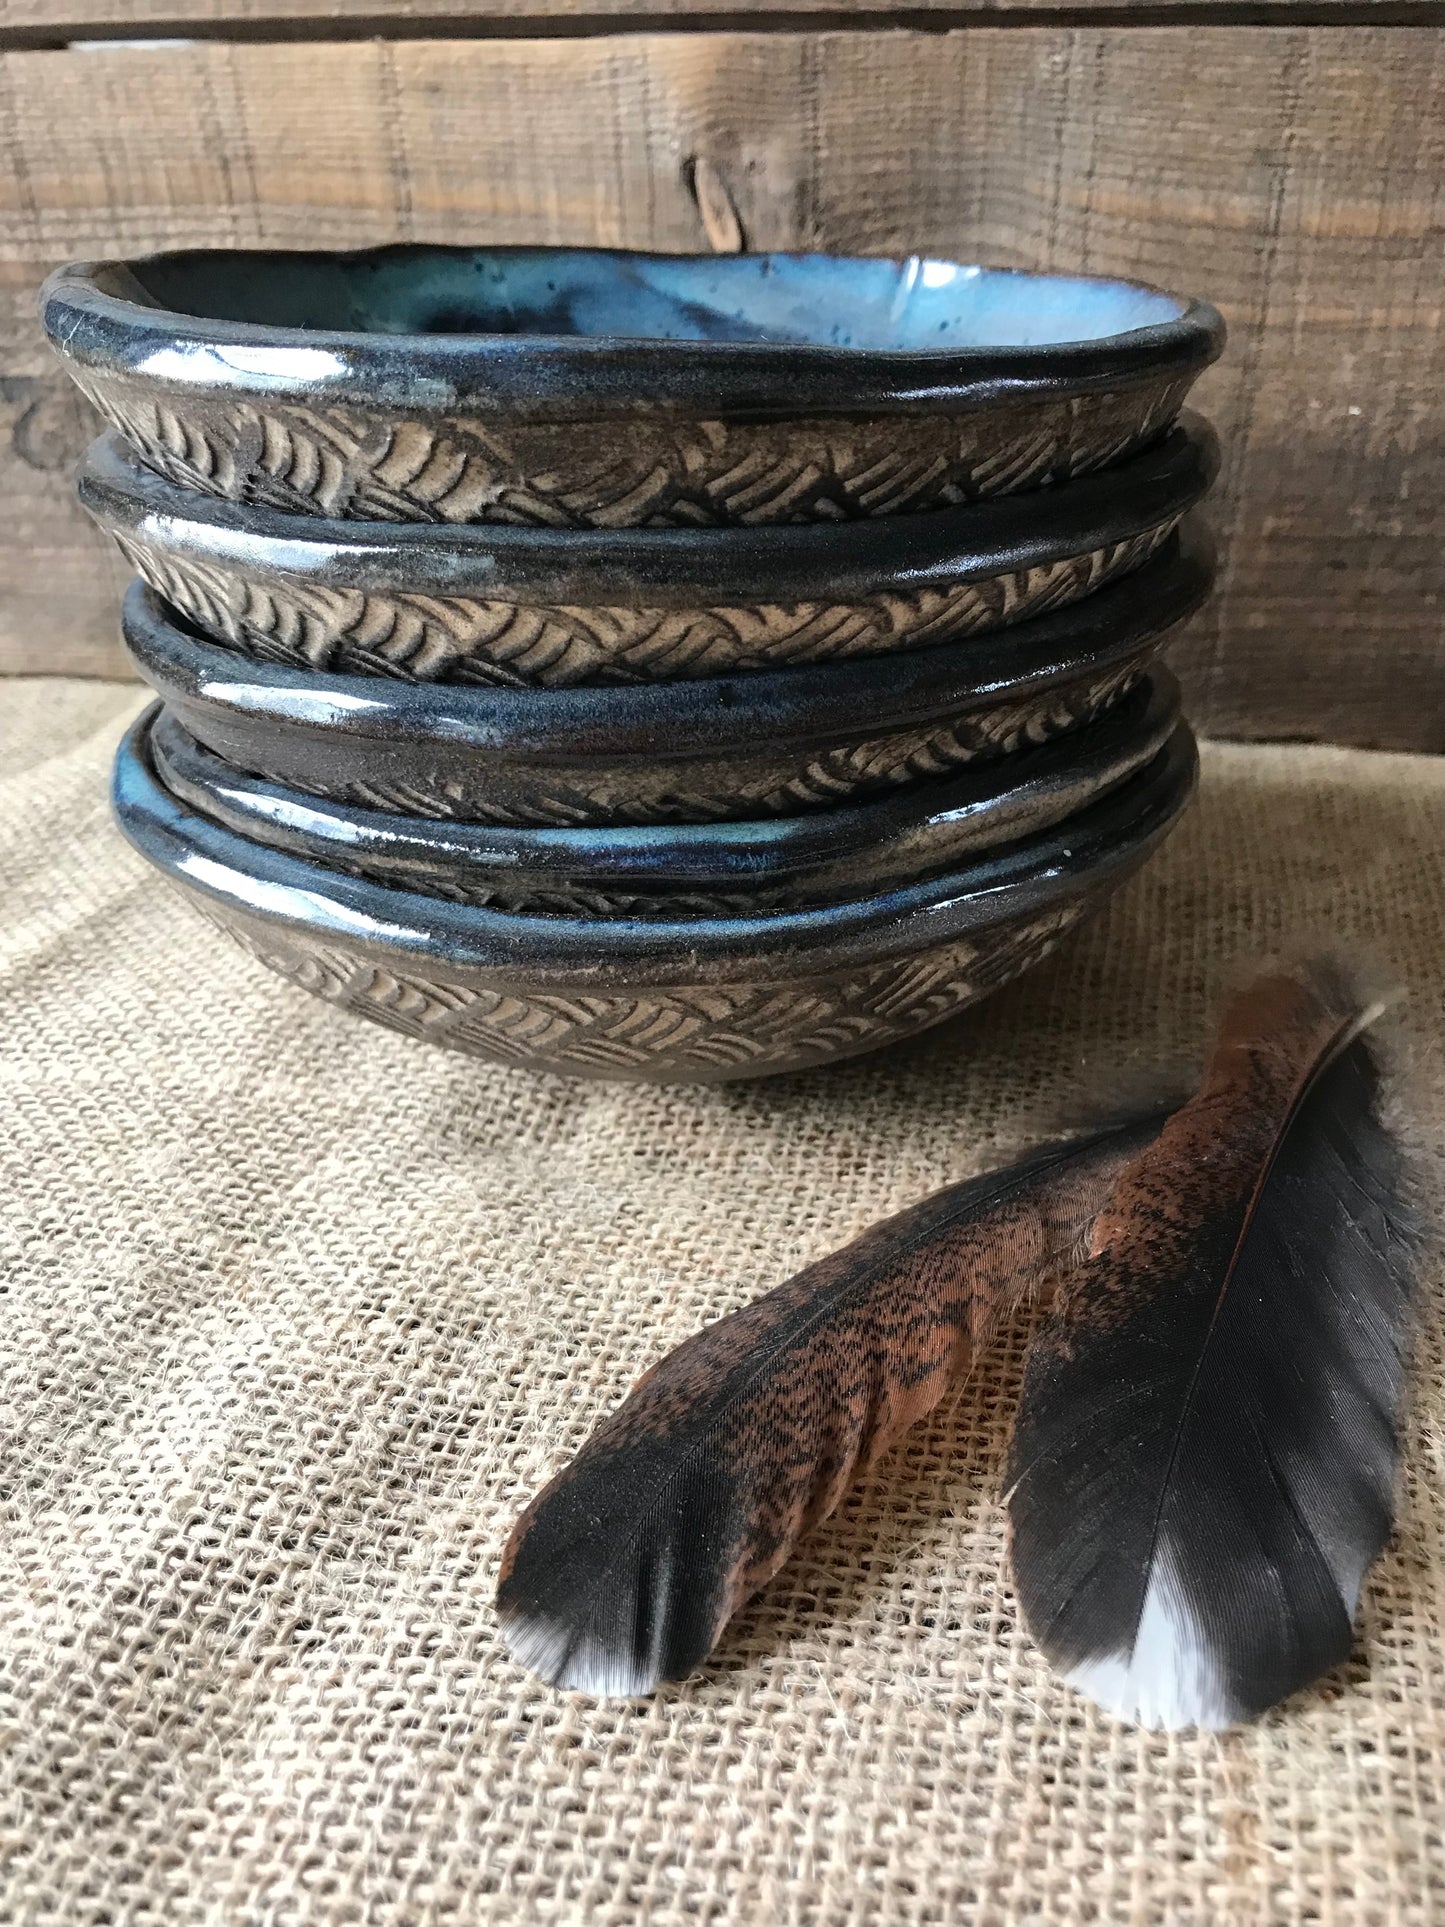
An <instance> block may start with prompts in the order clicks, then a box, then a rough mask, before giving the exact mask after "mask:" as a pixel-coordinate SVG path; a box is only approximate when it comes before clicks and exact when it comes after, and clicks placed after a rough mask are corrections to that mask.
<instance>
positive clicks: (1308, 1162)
mask: <svg viewBox="0 0 1445 1927" xmlns="http://www.w3.org/2000/svg"><path fill="white" fill-rule="evenodd" d="M1375 1015H1377V1011H1375V1010H1370V1009H1365V1008H1362V1007H1361V1000H1360V999H1359V997H1358V996H1357V995H1355V994H1354V993H1353V992H1352V991H1351V989H1350V987H1349V986H1348V985H1347V984H1346V983H1345V982H1344V980H1343V979H1342V977H1341V976H1340V975H1339V973H1337V972H1335V971H1334V970H1333V969H1331V968H1328V967H1324V966H1315V967H1312V968H1311V969H1309V970H1306V971H1303V972H1288V971H1279V972H1275V973H1273V974H1270V975H1267V976H1265V977H1263V978H1262V979H1261V980H1259V981H1258V982H1256V983H1255V984H1254V985H1253V986H1252V987H1251V988H1249V989H1248V990H1247V991H1245V992H1244V993H1242V994H1241V995H1240V996H1239V997H1238V998H1237V999H1236V1000H1235V1001H1234V1003H1233V1004H1232V1005H1231V1006H1230V1008H1229V1009H1228V1010H1227V1012H1226V1014H1225V1017H1224V1020H1223V1024H1222V1026H1221V1029H1220V1032H1219V1035H1218V1038H1217V1040H1216V1043H1215V1046H1214V1050H1213V1053H1212V1056H1211V1058H1210V1061H1209V1064H1208V1066H1207V1068H1206V1072H1205V1077H1204V1082H1203V1085H1202V1087H1201V1089H1200V1091H1199V1093H1198V1095H1197V1096H1196V1097H1195V1098H1193V1099H1192V1100H1191V1102H1189V1103H1188V1104H1186V1105H1185V1106H1184V1107H1183V1108H1182V1109H1181V1110H1180V1111H1178V1112H1177V1113H1176V1114H1175V1115H1174V1117H1172V1118H1171V1119H1170V1120H1169V1122H1168V1123H1167V1124H1166V1125H1165V1126H1164V1128H1163V1129H1162V1131H1161V1132H1160V1133H1159V1134H1158V1135H1157V1137H1156V1138H1155V1139H1154V1140H1153V1141H1152V1142H1151V1143H1150V1144H1148V1145H1147V1146H1146V1147H1145V1148H1144V1149H1143V1150H1141V1152H1140V1153H1139V1155H1138V1157H1137V1158H1135V1159H1134V1160H1133V1161H1131V1162H1130V1163H1129V1164H1128V1165H1127V1166H1126V1167H1125V1168H1124V1169H1123V1170H1122V1171H1121V1172H1120V1174H1119V1176H1118V1178H1117V1180H1116V1182H1115V1184H1114V1186H1113V1189H1112V1192H1111V1194H1110V1196H1109V1198H1108V1200H1107V1202H1106V1203H1105V1205H1104V1207H1103V1209H1102V1211H1101V1212H1100V1214H1099V1216H1098V1218H1097V1220H1096V1222H1095V1224H1094V1227H1093V1231H1092V1235H1091V1238H1090V1251H1089V1256H1088V1258H1087V1260H1086V1262H1085V1263H1084V1264H1083V1265H1082V1266H1080V1268H1079V1269H1078V1270H1077V1271H1075V1272H1074V1273H1073V1274H1072V1275H1071V1277H1070V1278H1069V1279H1068V1280H1067V1281H1066V1282H1065V1284H1064V1285H1063V1287H1062V1289H1061V1290H1060V1292H1059V1293H1058V1294H1057V1296H1056V1299H1055V1301H1054V1310H1053V1312H1052V1314H1051V1316H1050V1318H1049V1319H1048V1321H1047V1322H1046V1324H1045V1327H1044V1330H1043V1332H1042V1333H1041V1335H1040V1338H1039V1340H1038V1341H1037V1343H1036V1344H1035V1346H1034V1348H1033V1350H1032V1352H1031V1354H1030V1357H1029V1362H1028V1366H1027V1369H1026V1373H1025V1384H1024V1392H1023V1398H1022V1402H1021V1405H1020V1410H1019V1416H1018V1421H1017V1424H1016V1428H1015V1432H1014V1439H1013V1444H1012V1448H1011V1463H1010V1471H1009V1476H1010V1480H1011V1483H1012V1490H1011V1493H1010V1496H1009V1511H1010V1520H1011V1527H1012V1537H1013V1562H1014V1573H1015V1580H1016V1585H1017V1590H1018V1596H1019V1600H1020V1604H1021V1606H1022V1608H1023V1612H1024V1616H1025V1619H1026V1621H1027V1623H1028V1626H1029V1628H1030V1630H1031V1632H1032V1634H1033V1636H1034V1638H1035V1639H1036V1640H1037V1642H1038V1644H1039V1645H1040V1646H1041V1648H1042V1649H1043V1651H1044V1653H1045V1654H1046V1656H1047V1657H1048V1658H1049V1659H1050V1660H1051V1661H1052V1662H1053V1664H1054V1665H1055V1666H1056V1667H1058V1668H1059V1670H1060V1671H1062V1672H1063V1673H1064V1674H1065V1675H1066V1677H1067V1678H1069V1679H1070V1680H1071V1681H1072V1682H1073V1683H1074V1684H1075V1685H1076V1686H1077V1687H1078V1688H1079V1689H1080V1690H1081V1691H1082V1692H1084V1693H1085V1694H1087V1695H1088V1696H1089V1697H1091V1698H1092V1699H1094V1700H1096V1701H1097V1702H1098V1703H1099V1704H1100V1705H1101V1706H1103V1707H1105V1708H1106V1709H1107V1710H1108V1711H1110V1712H1112V1713H1114V1714H1115V1715H1116V1716H1118V1717H1120V1718H1123V1719H1125V1720H1129V1721H1132V1722H1137V1723H1139V1724H1142V1725H1146V1726H1162V1727H1180V1726H1190V1725H1194V1726H1201V1727H1221V1726H1228V1725H1232V1724H1234V1723H1235V1722H1237V1721H1240V1720H1245V1719H1250V1718H1253V1717H1255V1716H1257V1715H1259V1714H1260V1713H1262V1712H1264V1711H1265V1710H1266V1709H1267V1708H1268V1707H1270V1706H1272V1705H1274V1704H1275V1703H1276V1702H1278V1701H1279V1700H1281V1699H1283V1698H1284V1697H1285V1696H1286V1695H1288V1694H1290V1693H1292V1692H1294V1691H1296V1690H1297V1689H1298V1688H1300V1687H1302V1686H1305V1685H1307V1684H1308V1683H1309V1682H1310V1681H1311V1680H1313V1679H1315V1678H1317V1677H1319V1676H1320V1675H1321V1674H1322V1673H1324V1672H1326V1671H1328V1670H1329V1669H1330V1668H1331V1667H1333V1666H1335V1665H1337V1664H1338V1663H1339V1662H1340V1661H1341V1660H1343V1659H1344V1658H1345V1657H1346V1656H1347V1654H1348V1652H1349V1650H1350V1644H1351V1636H1352V1634H1351V1628H1352V1624H1353V1620H1354V1615H1355V1608H1356V1604H1357V1602H1358V1598H1359V1592H1360V1586H1361V1583H1362V1581H1363V1578H1364V1575H1365V1573H1366V1571H1367V1570H1368V1568H1369V1566H1370V1565H1371V1563H1372V1562H1373V1560H1374V1559H1375V1557H1376V1556H1377V1555H1378V1553H1379V1551H1380V1549H1381V1547H1382V1546H1383V1544H1384V1542H1385V1539H1386V1538H1387V1536H1388V1534H1389V1530H1390V1523H1391V1507H1392V1492H1393V1484H1394V1475H1395V1464H1396V1455H1397V1440H1396V1415H1397V1410H1398V1406H1399V1401H1400V1395H1401V1383H1402V1378H1403V1372H1404V1354H1405V1348H1406V1340H1407V1335H1408V1333H1407V1325H1408V1312H1409V1307H1410V1300H1411V1292H1412V1284H1413V1277H1414V1269H1415V1253H1416V1248H1417V1226H1416V1223H1415V1219H1414V1216H1413V1214H1412V1212H1411V1210H1410V1209H1409V1207H1408V1205H1407V1204H1406V1203H1405V1202H1404V1199H1403V1196H1402V1176H1403V1160H1402V1155H1401V1150H1400V1147H1399V1144H1398V1142H1397V1141H1396V1139H1395V1138H1394V1137H1393V1136H1392V1134H1391V1132H1390V1131H1389V1130H1388V1129H1387V1128H1386V1124H1385V1122H1384V1120H1383V1116H1382V1110H1381V1066H1380V1062H1379V1058H1378V1053H1377V1051H1376V1049H1375V1047H1374V1045H1373V1043H1372V1040H1371V1037H1370V1035H1369V1026H1370V1024H1371V1022H1372V1021H1373V1018H1374V1016H1375Z"/></svg>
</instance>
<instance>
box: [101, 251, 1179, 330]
mask: <svg viewBox="0 0 1445 1927" xmlns="http://www.w3.org/2000/svg"><path fill="white" fill-rule="evenodd" d="M131 272H132V275H133V278H134V280H135V282H136V283H137V284H138V287H139V290H140V292H141V294H142V295H143V296H144V297H145V298H147V299H148V300H149V301H151V302H153V303H155V304H156V305H157V306H159V307H162V308H169V309H172V310H174V311H177V312H180V313H184V314H190V315H195V316H203V317H206V318H209V319H212V320H222V321H233V322H249V323H253V324H258V325H261V326H267V327H282V328H304V329H316V330H327V331H334V332H339V333H348V334H351V333H361V334H379V335H402V334H409V335H456V334H492V335H498V334H501V335H539V336H554V337H555V336H567V335H582V336H610V337H613V338H617V337H624V338H630V339H633V340H638V339H646V340H654V341H731V342H782V343H787V344H791V345H795V346H803V345H809V346H820V347H835V348H853V349H865V350H873V351H877V350H885V351H886V350H906V351H912V352H916V351H919V350H926V349H960V348H1004V347H1039V346H1051V345H1056V344H1060V343H1065V342H1081V341H1098V340H1101V339H1104V338H1106V337H1109V336H1113V335H1119V334H1126V333H1129V332H1132V331H1133V330H1135V329H1139V328H1149V327H1158V326H1161V325H1164V324H1167V323H1169V322H1173V321H1177V320H1178V319H1179V317H1180V316H1181V315H1182V314H1183V313H1184V309H1185V304H1184V303H1183V302H1181V301H1179V300H1176V299H1175V298H1174V297H1172V296H1170V295H1166V294H1158V293H1155V292H1153V291H1152V290H1150V289H1147V288H1140V287H1134V286H1131V285H1130V284H1128V283H1127V282H1121V281H1088V280H1080V279H1076V278H1071V277H1069V276H1065V275H1035V274H1017V273H1013V272H1011V271H1008V270H1004V269H996V268H979V267H970V266H966V265H961V264H959V263H957V262H951V261H930V260H923V259H920V258H919V257H917V256H913V257H910V258H909V259H908V260H905V261H890V260H875V259H869V258H865V257H845V256H837V255H823V254H806V255H789V254H741V255H696V256H690V255H648V254H614V253H608V252H605V251H594V250H586V249H552V248H412V247H403V248H384V249H380V250H378V251H376V252H374V253H370V254H358V255H340V256H338V255H323V254H301V253H297V254H285V253H277V254H247V253H235V254H230V255H228V254H226V253H221V252H207V253H193V254H177V255H169V256H165V257H161V258H158V259H156V260H153V261H146V262H139V263H137V264H135V266H134V267H133V269H132V271H131Z"/></svg>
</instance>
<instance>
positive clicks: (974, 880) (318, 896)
mask: <svg viewBox="0 0 1445 1927" xmlns="http://www.w3.org/2000/svg"><path fill="white" fill-rule="evenodd" d="M150 722H151V717H150V715H149V714H147V715H146V716H143V717H141V718H140V719H139V720H138V721H137V722H136V723H135V724H134V725H132V727H131V729H130V731H129V732H128V734H127V736H126V738H125V740H124V741H123V743H122V745H121V748H120V750H119V752H118V753H117V757H116V763H115V771H114V779H113V786H112V801H113V805H114V809H115V814H116V818H117V821H118V822H119V824H120V827H121V829H122V830H123V831H124V832H125V834H126V836H127V838H128V839H129V840H130V842H131V843H132V844H133V845H134V846H135V847H136V849H138V850H139V851H140V852H141V854H142V855H143V856H145V857H146V858H147V859H148V860H149V861H150V862H151V863H153V864H154V865H155V866H156V867H157V868H158V869H160V870H162V871H164V872H165V873H166V874H168V875H169V876H171V877H172V878H173V879H174V880H175V881H176V882H178V883H180V884H182V885H183V886H184V887H186V888H187V889H189V890H194V891H196V892H198V893H199V894H201V895H202V896H204V897H208V898H210V899H212V900H213V901H214V902H215V903H217V904H218V905H221V906H223V907H225V908H226V909H229V910H231V911H234V912H237V913H240V914H241V915H243V916H245V917H248V918H252V919H255V918H260V919H262V920H267V919H275V920H277V921H278V922H280V923H282V924H289V925H291V926H294V927H296V928H298V929H301V930H305V931H307V932H309V933H311V934H313V935H316V936H321V937H324V939H325V940H326V942H327V943H329V944H333V945H337V946H340V947H342V948H343V949H344V948H345V947H347V946H349V945H354V946H356V947H358V948H359V949H360V950H361V951H362V952H363V953H367V954H372V955H378V956H390V957H391V958H392V959H393V962H394V965H395V967H396V968H399V969H403V968H405V967H406V964H407V961H408V960H410V961H411V962H412V963H417V962H421V961H427V962H429V963H431V964H432V965H445V966H446V967H447V972H448V976H449V978H452V979H457V980H460V981H477V982H502V983H505V982H506V981H507V980H508V979H509V978H511V979H515V978H516V977H517V976H518V975H519V974H520V975H521V976H522V977H523V978H524V979H525V980H526V981H527V982H528V983H529V984H532V985H538V984H551V985H557V986H561V985H571V986H574V987H582V986H587V987H592V988H597V989H603V988H609V987H626V988H628V989H630V988H633V987H636V986H641V985H647V984H652V985H656V984H678V983H712V982H734V981H740V982H748V981H755V980H757V979H759V978H764V979H766V978H768V977H778V976H785V975H786V973H787V972H788V971H790V970H793V969H799V970H804V971H806V972H810V973H817V972H822V971H831V970H842V969H853V968H857V967H860V966H866V965H868V964H871V963H876V962H881V961H884V960H886V959H888V958H891V957H896V956H900V955H908V954H910V953H912V952H914V951H918V950H924V949H928V948H931V947H933V946H935V945H939V944H944V943H948V942H952V941H955V940H957V939H958V938H960V937H964V936H969V935H974V934H978V933H982V932H985V931H988V930H990V929H992V928H995V927H997V926H999V925H1004V924H1008V923H1010V922H1013V921H1015V920H1017V919H1020V918H1024V917H1033V916H1037V915H1040V914H1043V913H1047V912H1048V911H1049V910H1050V909H1052V908H1057V907H1059V906H1062V905H1064V904H1067V903H1071V902H1073V901H1075V900H1076V899H1077V898H1078V897H1079V896H1080V895H1081V894H1084V893H1087V892H1089V891H1092V890H1096V889H1103V888H1107V887H1108V886H1109V885H1110V884H1112V883H1113V882H1115V881H1117V879H1118V878H1119V876H1120V875H1121V874H1124V873H1126V872H1127V871H1128V870H1130V869H1132V868H1133V867H1135V865H1137V864H1138V863H1139V862H1141V861H1142V860H1143V858H1144V857H1145V856H1146V855H1147V853H1148V851H1149V850H1150V849H1151V848H1152V847H1153V845H1154V844H1155V843H1156V842H1157V841H1158V840H1159V839H1160V838H1161V837H1162V836H1163V835H1164V834H1165V833H1166V832H1167V831H1168V829H1169V828H1170V826H1171V825H1172V824H1173V822H1174V821H1175V819H1176V818H1177V817H1178V815H1179V813H1180V811H1181V810H1182V809H1183V808H1184V806H1185V804H1186V803H1187V802H1188V800H1189V797H1190V795H1191V794H1192V791H1193V787H1194V783H1195V780H1196V777H1197V770H1198V759H1197V755H1196V752H1195V747H1194V741H1193V738H1192V736H1191V735H1190V734H1189V731H1188V730H1187V728H1184V729H1180V730H1179V731H1177V732H1176V733H1175V735H1174V736H1173V737H1171V739H1170V742H1169V744H1168V746H1167V747H1166V748H1165V749H1164V750H1163V751H1161V752H1160V754H1159V755H1158V756H1157V757H1156V758H1155V759H1154V761H1153V762H1152V763H1151V764H1150V765H1149V766H1148V768H1146V769H1144V770H1142V771H1140V772H1139V773H1138V774H1137V775H1136V776H1134V777H1132V778H1131V779H1130V780H1129V781H1128V782H1127V783H1125V784H1123V785H1122V786H1121V787H1120V788H1119V789H1117V790H1115V791H1113V792H1112V793H1111V794H1110V795H1109V796H1107V797H1106V798H1104V799H1103V800H1102V801H1100V802H1098V803H1095V804H1093V805H1091V806H1090V807H1089V808H1088V809H1087V810H1084V811H1082V812H1081V813H1080V814H1079V815H1077V816H1074V817H1071V818H1070V819H1069V820H1068V821H1067V822H1065V823H1063V824H1061V825H1059V826H1058V827H1056V828H1055V829H1053V830H1051V831H1048V832H1045V833H1044V834H1042V835H1039V836H1037V837H1031V838H1027V839H1025V840H1023V841H1022V842H1020V843H1017V844H1014V845H1012V846H1010V847H1009V848H1008V849H1007V850H1004V851H1000V852H996V853H991V854H987V855H985V856H983V857H982V858H981V859H979V860H978V861H976V862H974V863H971V864H969V865H967V866H965V867H964V868H962V869H959V870H954V871H950V872H948V873H946V874H944V875H942V876H939V877H935V878H932V879H929V880H926V881H923V882H918V883H910V884H905V885H901V886H900V887H898V888H895V889H891V890H888V891H885V892H883V893H881V894H878V895H874V896H869V897H865V898H862V899H852V900H847V901H843V902H837V903H827V904H823V905H820V906H818V907H816V908H810V909H802V910H797V911H792V912H787V913H783V914H776V915H769V916H764V917H756V916H735V917H725V918H713V919H691V920H687V921H683V922H677V923H669V922H656V921H644V920H638V919H631V918H626V917H618V918H608V919H598V918H569V917H538V916H526V915H517V914H513V913H508V912H502V911H496V910H491V909H487V908H482V907H478V906H474V905H467V904H457V903H451V902H447V901H444V900H441V899H438V898H435V897H428V896H423V895H419V894H417V893H415V892H412V891H405V890H398V889H393V888H390V887H388V886H386V885H383V884H378V883H373V882H368V881H364V880H361V879H358V878H354V877H350V876H343V875H339V874H337V873H335V872H333V871H330V870H327V869H324V868H323V867H322V866H320V865H319V864H316V863H311V862H306V861H304V860H302V859H301V858H298V857H295V856H292V855H288V854H284V853H282V852H279V851H275V850H270V849H266V848H264V847H263V846H261V845H260V844H257V843H254V842H252V841H251V840H250V839H248V838H245V837H241V836H238V835H236V834H235V832H234V831H232V830H229V829H226V828H224V827H222V826H221V825H219V824H216V823H213V822H210V821H208V820H207V819H206V818H204V817H202V816H201V815H199V814H198V813H197V812H196V811H194V810H192V809H189V808H187V807H185V806H184V805H183V804H181V803H179V802H178V801H177V800H176V799H175V798H174V797H172V796H171V795H170V794H169V793H168V792H167V791H166V790H165V789H164V787H163V786H162V785H161V784H160V783H159V782H158V781H157V779H156V776H155V774H154V772H153V770H152V768H151V765H150V762H149V756H148V750H147V735H148V731H149V727H150Z"/></svg>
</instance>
